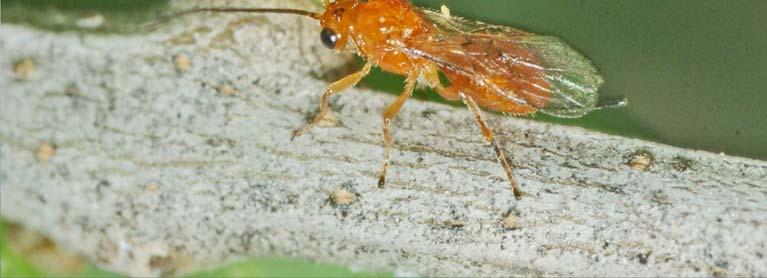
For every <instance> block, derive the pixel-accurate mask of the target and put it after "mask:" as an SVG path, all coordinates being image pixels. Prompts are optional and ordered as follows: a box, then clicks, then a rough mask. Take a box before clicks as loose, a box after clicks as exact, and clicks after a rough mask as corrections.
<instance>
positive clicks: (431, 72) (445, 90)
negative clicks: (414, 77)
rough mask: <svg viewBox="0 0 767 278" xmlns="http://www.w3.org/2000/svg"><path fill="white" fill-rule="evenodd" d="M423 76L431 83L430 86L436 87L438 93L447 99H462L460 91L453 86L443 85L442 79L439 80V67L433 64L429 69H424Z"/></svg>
mask: <svg viewBox="0 0 767 278" xmlns="http://www.w3.org/2000/svg"><path fill="white" fill-rule="evenodd" d="M423 77H424V79H426V82H427V83H428V84H429V86H431V87H432V88H434V90H436V91H437V93H438V94H439V95H440V96H442V97H443V98H445V99H446V100H459V99H461V97H460V96H458V91H457V90H456V89H455V88H453V87H452V86H450V87H445V86H442V81H440V80H439V72H438V71H437V68H435V67H433V66H432V67H431V68H429V69H428V70H426V71H424V73H423Z"/></svg>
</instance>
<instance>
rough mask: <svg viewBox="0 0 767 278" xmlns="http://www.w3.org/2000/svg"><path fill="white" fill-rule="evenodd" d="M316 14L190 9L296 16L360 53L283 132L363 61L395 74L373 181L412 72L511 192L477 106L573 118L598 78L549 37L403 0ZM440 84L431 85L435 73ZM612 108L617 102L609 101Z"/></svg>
mask: <svg viewBox="0 0 767 278" xmlns="http://www.w3.org/2000/svg"><path fill="white" fill-rule="evenodd" d="M323 5H324V7H325V11H324V12H322V13H314V12H309V11H303V10H294V9H256V8H252V9H251V8H198V9H191V10H186V11H182V12H180V13H177V14H175V15H173V16H176V15H180V14H189V13H198V12H222V13H224V12H246V13H287V14H298V15H304V16H308V17H311V18H313V19H316V20H319V23H320V26H321V27H322V31H321V32H320V39H321V41H322V43H323V44H324V45H325V46H327V47H328V48H330V49H334V50H337V51H341V50H344V49H346V48H347V47H349V46H352V47H353V49H354V50H355V51H356V53H357V54H358V55H359V56H361V57H363V58H365V59H366V60H367V62H366V64H365V66H363V67H362V69H361V70H359V71H358V72H355V73H352V74H350V75H348V76H346V77H344V78H342V79H341V80H338V81H336V82H334V83H332V84H330V87H329V88H327V90H325V92H324V93H323V94H322V97H321V98H320V112H319V114H317V115H316V117H314V120H312V121H311V122H310V123H309V124H308V125H306V127H304V128H302V129H299V130H296V131H294V132H293V137H292V138H295V137H298V136H301V135H302V134H304V133H306V132H308V131H309V130H311V128H312V127H314V126H315V125H316V124H317V123H319V122H320V120H322V119H323V117H324V116H325V115H326V114H327V113H328V111H329V106H328V98H329V97H331V96H334V95H337V94H339V93H341V92H343V91H344V90H345V89H347V88H349V87H352V86H354V85H356V84H357V83H358V82H359V81H360V80H361V79H362V78H363V77H365V76H366V75H367V74H368V73H369V72H370V69H371V68H372V67H373V66H379V67H380V68H381V69H383V70H384V71H388V72H391V73H395V74H400V75H404V76H405V77H406V81H405V89H404V90H403V91H402V93H401V94H400V95H399V97H398V98H397V99H396V100H395V101H394V102H393V103H392V104H390V105H389V106H388V107H387V108H386V110H384V112H383V139H384V144H385V145H386V150H385V154H384V161H383V167H382V169H381V174H380V175H379V179H378V186H379V187H383V186H384V184H385V180H386V171H387V169H388V167H389V161H390V159H391V150H392V145H393V144H394V140H393V139H392V137H391V135H390V134H389V125H390V124H391V121H392V119H393V118H394V117H395V116H396V114H397V112H398V111H399V110H400V108H402V105H403V104H405V102H406V101H407V100H408V98H410V96H411V95H412V94H413V89H414V88H415V85H416V83H417V80H419V78H420V79H421V80H424V81H425V83H426V85H428V86H430V87H432V88H434V89H435V90H436V91H437V93H439V94H440V95H441V96H442V97H444V98H446V99H448V100H462V101H463V102H464V103H465V104H466V106H468V107H469V110H470V111H471V112H472V113H473V114H474V119H475V120H476V122H477V124H478V125H479V129H480V130H481V131H482V135H483V136H484V137H485V139H487V141H488V142H489V143H490V144H492V146H493V149H494V150H495V155H496V157H497V159H498V161H499V162H500V163H501V164H502V165H503V169H504V171H505V172H506V176H507V178H508V181H509V183H510V184H511V190H512V192H513V193H514V196H515V197H516V198H517V199H518V198H519V197H520V196H521V195H522V193H521V192H520V190H519V188H518V187H519V186H518V185H517V181H516V180H515V178H514V175H513V173H512V168H511V166H510V165H509V161H508V160H507V159H506V157H505V155H504V153H503V151H502V150H501V148H500V147H499V146H498V142H496V140H495V137H494V133H493V131H492V130H491V129H490V127H488V125H487V123H486V122H485V120H484V118H483V117H482V112H481V111H480V108H486V109H488V110H492V111H497V112H502V113H508V114H512V115H515V116H522V115H528V114H531V113H534V112H536V111H541V112H543V113H546V114H550V115H554V116H558V117H566V118H571V117H579V116H582V115H584V114H586V113H588V112H590V111H593V110H596V109H599V108H601V107H597V105H596V102H597V90H598V88H599V86H600V85H601V84H602V82H603V80H602V77H600V76H599V74H598V73H597V70H596V68H595V67H594V65H592V64H591V62H590V61H589V60H588V59H587V58H585V57H584V56H583V55H581V54H579V53H578V52H577V51H575V50H574V49H572V48H571V47H569V46H567V45H566V44H564V43H563V42H562V41H561V40H559V39H557V38H555V37H549V36H541V35H536V34H531V33H528V32H526V31H522V30H519V29H515V28H511V27H505V26H495V25H490V24H485V23H481V22H474V21H468V20H465V19H462V18H457V17H452V16H450V15H449V14H447V13H438V12H434V11H429V10H423V9H419V8H417V7H414V6H413V5H412V4H411V3H410V2H409V1H407V0H367V1H365V0H336V1H335V2H330V0H323ZM440 72H441V73H442V74H444V76H445V77H446V78H447V80H448V81H449V82H450V84H449V85H448V86H445V85H443V84H442V83H441V81H440V77H439V73H440ZM619 105H620V104H619Z"/></svg>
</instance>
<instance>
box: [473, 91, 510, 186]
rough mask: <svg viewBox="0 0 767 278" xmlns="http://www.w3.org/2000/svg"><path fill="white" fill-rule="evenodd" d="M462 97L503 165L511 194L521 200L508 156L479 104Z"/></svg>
mask: <svg viewBox="0 0 767 278" xmlns="http://www.w3.org/2000/svg"><path fill="white" fill-rule="evenodd" d="M460 96H461V99H462V100H463V102H464V103H465V104H466V106H468V107H469V110H470V111H471V113H473V114H474V120H476V121H477V124H478V125H479V130H480V131H482V135H483V136H484V137H485V139H487V141H488V142H490V144H492V145H493V149H494V150H495V157H496V158H497V159H498V161H499V162H501V165H503V170H504V171H505V172H506V177H507V178H508V180H509V183H510V184H511V192H512V193H514V198H516V199H517V200H519V198H520V197H522V192H520V191H519V188H518V187H519V186H518V185H517V180H516V179H514V174H513V173H512V172H511V165H509V161H508V160H506V156H505V155H504V154H503V151H502V150H501V147H499V146H498V142H497V141H496V140H495V134H494V133H493V130H492V129H490V127H488V126H487V123H486V122H485V120H484V119H483V118H482V111H480V109H479V105H477V103H476V102H474V100H473V99H472V98H471V97H470V96H468V95H466V94H464V93H460Z"/></svg>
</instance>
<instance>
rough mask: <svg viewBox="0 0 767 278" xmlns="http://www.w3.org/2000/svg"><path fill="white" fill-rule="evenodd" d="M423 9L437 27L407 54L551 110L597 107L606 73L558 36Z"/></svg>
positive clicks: (562, 113)
mask: <svg viewBox="0 0 767 278" xmlns="http://www.w3.org/2000/svg"><path fill="white" fill-rule="evenodd" d="M422 13H423V16H424V17H425V18H426V19H428V20H430V21H431V22H433V24H434V25H435V27H436V29H437V32H436V33H433V34H431V35H429V36H421V37H418V38H415V39H414V40H413V41H410V42H409V43H408V44H407V46H406V47H405V48H404V49H403V51H405V52H406V53H409V54H411V55H417V56H420V57H423V58H426V59H429V60H432V61H434V62H435V63H436V64H438V65H439V66H440V68H441V69H442V70H443V71H445V70H448V71H451V72H453V73H455V74H460V75H463V76H465V77H467V78H470V79H471V80H473V81H474V82H475V83H476V84H483V85H485V87H487V88H489V89H490V90H491V91H492V92H493V93H495V94H498V95H499V96H501V97H503V98H505V99H508V100H510V101H514V102H517V103H522V104H527V105H529V106H532V107H534V108H536V109H538V110H540V111H542V112H544V113H547V114H551V115H554V116H558V117H579V116H582V115H583V114H586V113H588V112H590V111H592V110H594V109H595V106H596V102H597V90H598V89H599V87H600V85H601V84H602V82H603V79H602V77H601V76H599V74H598V73H597V70H596V68H595V67H594V65H593V64H592V63H591V61H589V60H588V59H587V58H586V57H584V56H583V55H581V54H580V53H578V52H577V51H576V50H574V49H573V48H571V47H569V46H568V45H566V44H565V43H563V42H562V41H561V40H559V39H558V38H555V37H550V36H540V35H535V34H532V33H528V32H525V31H522V30H519V29H515V28H511V27H505V26H496V25H490V24H485V23H482V22H475V21H469V20H465V19H462V18H458V17H454V16H446V15H443V14H441V13H437V12H433V11H428V10H422ZM499 78H501V79H506V80H505V81H497V80H499ZM492 80H496V81H492ZM498 84H506V86H502V85H498ZM508 84H513V85H514V86H511V85H508Z"/></svg>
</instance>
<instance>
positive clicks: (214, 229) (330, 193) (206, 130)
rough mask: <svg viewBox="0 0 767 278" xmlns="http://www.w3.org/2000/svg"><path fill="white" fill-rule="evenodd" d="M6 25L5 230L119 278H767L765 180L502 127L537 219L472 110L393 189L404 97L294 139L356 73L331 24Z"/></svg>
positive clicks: (692, 156)
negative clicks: (314, 267)
mask: <svg viewBox="0 0 767 278" xmlns="http://www.w3.org/2000/svg"><path fill="white" fill-rule="evenodd" d="M275 2H276V1H275ZM292 4H294V3H288V4H283V5H292ZM264 5H266V4H264ZM293 6H295V5H293ZM315 8H316V7H315ZM2 28H3V31H2V33H0V43H2V46H1V47H2V49H1V50H0V51H1V52H2V55H0V70H1V71H2V88H3V89H2V93H1V94H2V103H1V104H0V107H1V108H2V109H1V110H0V116H1V117H2V119H1V121H2V134H1V135H0V139H1V140H2V141H1V142H2V145H1V146H0V155H1V156H2V157H1V160H2V187H0V190H1V192H2V216H3V217H5V218H7V219H9V220H11V221H14V222H19V223H21V224H23V225H25V226H28V227H31V228H33V229H36V230H38V231H41V232H43V233H44V234H46V235H48V236H50V237H51V238H52V239H54V240H55V241H56V242H58V243H60V244H62V245H64V246H68V247H70V248H73V249H75V250H77V251H78V252H81V253H82V254H84V255H86V256H87V257H88V258H90V259H92V260H93V261H94V262H96V263H97V264H98V265H100V266H103V267H106V268H108V269H112V270H115V271H118V272H121V273H127V274H133V275H153V274H162V273H168V272H170V271H177V272H183V271H188V270H190V269H196V268H199V267H205V266H213V265H217V264H220V263H222V262H226V261H231V260H235V259H238V258H243V257H247V256H265V255H267V256H284V257H291V258H301V259H309V260H312V261H317V262H330V263H341V264H347V265H351V266H354V267H359V268H362V269H369V270H385V271H395V272H396V273H399V274H419V275H429V276H432V275H436V276H468V275H471V276H500V275H504V276H505V275H536V276H537V275H568V276H569V275H577V276H590V275H611V276H612V275H620V276H639V275H641V276H649V275H664V276H665V275H685V276H699V275H730V276H741V275H753V276H764V275H767V261H766V260H765V259H764V255H765V254H764V252H765V251H764V250H767V247H766V246H765V242H767V224H766V223H765V219H766V218H767V216H765V215H767V182H766V181H767V163H765V162H763V161H756V160H749V159H744V158H738V157H730V156H726V155H720V154H712V153H707V152H702V151H694V150H686V149H680V148H676V147H670V146H665V145H660V144H655V143H650V142H645V141H641V140H635V139H629V138H622V137H617V136H610V135H605V134H601V133H597V132H593V131H587V130H583V129H580V128H574V127H564V126H557V125H551V124H545V123H540V122H533V121H530V120H527V119H517V118H512V117H504V116H501V115H494V114H490V113H486V114H487V115H486V116H487V118H488V120H489V121H490V122H491V124H492V127H493V128H494V129H495V130H496V132H497V133H498V137H499V140H500V141H501V144H502V146H503V148H504V149H505V151H506V152H507V153H508V154H510V156H512V157H513V164H514V165H515V168H516V169H515V175H516V177H517V178H518V180H519V182H520V185H521V186H522V190H523V191H525V192H526V193H527V195H526V196H524V197H523V198H522V199H521V200H519V201H516V200H515V199H514V198H513V196H512V194H511V191H510V189H509V188H508V183H507V181H506V179H505V178H504V174H503V170H502V168H501V166H500V164H498V162H497V161H495V156H494V155H493V150H492V149H491V147H490V146H488V145H487V144H486V142H485V141H484V139H483V138H482V136H481V135H480V134H479V131H478V129H477V128H476V126H475V124H474V122H473V118H472V115H471V114H470V113H469V111H468V110H467V109H466V108H465V107H462V106H448V105H443V104H436V103H429V102H423V101H419V100H411V101H409V102H408V103H407V104H406V105H405V107H404V109H403V110H402V111H401V112H400V113H399V115H398V117H397V119H396V121H395V122H394V124H393V127H394V130H395V133H394V137H395V138H396V143H395V150H394V153H393V166H392V167H391V168H390V170H389V174H388V177H387V182H388V183H387V187H386V188H384V189H378V188H377V187H376V181H377V175H378V171H379V170H380V167H381V163H382V159H383V143H382V136H381V113H382V111H383V109H384V107H385V106H386V105H387V104H388V103H390V102H392V101H393V100H394V97H395V96H392V95H389V94H383V93H378V92H374V91H371V90H367V89H364V88H356V89H351V90H348V92H346V93H344V94H342V95H341V96H338V97H335V98H333V99H332V102H331V107H332V109H333V110H334V111H335V112H336V113H335V114H334V117H332V118H330V119H328V120H326V121H325V122H324V123H323V125H322V126H319V127H317V128H315V129H313V130H312V131H311V132H309V133H308V134H306V135H304V136H303V137H300V138H297V139H296V140H294V141H292V142H291V140H290V132H291V131H292V130H294V129H297V128H300V127H302V126H303V125H305V124H306V123H307V120H308V119H309V118H310V117H311V116H313V115H314V114H316V112H317V110H318V106H319V105H318V100H319V95H320V94H321V92H322V91H323V90H324V88H325V87H326V86H327V85H328V81H329V78H327V76H329V75H337V74H331V73H333V72H337V71H338V69H340V68H343V66H344V65H347V64H348V60H347V59H345V58H344V56H336V55H335V54H334V53H332V52H331V51H329V50H327V49H325V48H324V47H323V46H322V45H321V44H320V42H319V40H318V33H319V30H318V28H317V27H316V23H313V22H311V20H310V19H307V18H298V17H296V16H291V15H226V16H224V15H201V16H191V17H189V18H187V19H183V20H179V21H177V22H174V23H171V24H169V25H168V26H165V27H163V28H161V29H160V30H157V31H154V32H152V33H146V34H135V35H83V34H77V33H71V32H65V33H52V32H47V31H42V30H36V29H33V28H29V27H23V26H18V25H10V24H4V25H3V27H2ZM186 58H188V60H185V59H186ZM24 61H26V62H31V63H26V64H25V63H23V62H24ZM25 65H26V66H25Z"/></svg>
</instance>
